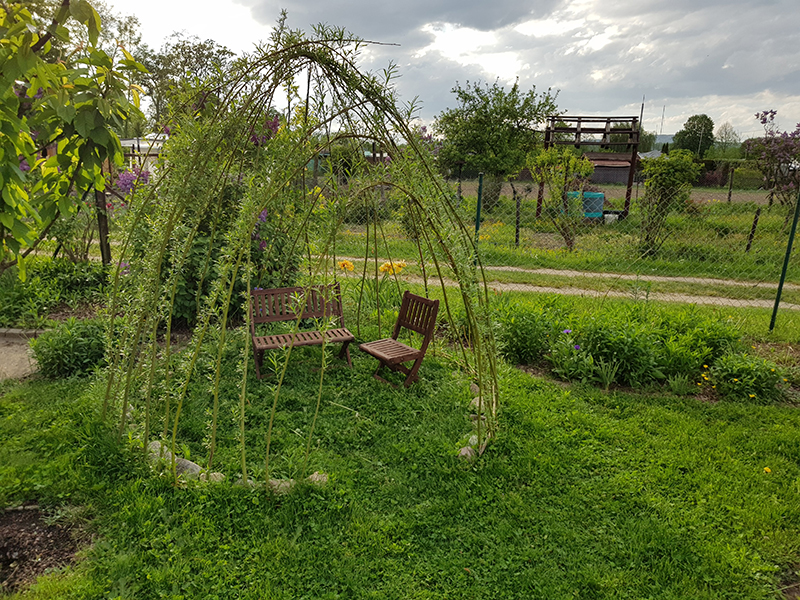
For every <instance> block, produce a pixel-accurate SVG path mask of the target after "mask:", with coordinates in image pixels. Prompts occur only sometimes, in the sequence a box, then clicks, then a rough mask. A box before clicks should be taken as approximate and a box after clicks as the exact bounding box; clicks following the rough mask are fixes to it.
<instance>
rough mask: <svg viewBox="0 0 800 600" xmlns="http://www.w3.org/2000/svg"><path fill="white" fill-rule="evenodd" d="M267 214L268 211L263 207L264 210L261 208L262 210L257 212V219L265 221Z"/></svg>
mask: <svg viewBox="0 0 800 600" xmlns="http://www.w3.org/2000/svg"><path fill="white" fill-rule="evenodd" d="M268 215H269V213H268V212H267V209H266V208H265V209H264V210H262V211H261V212H260V213H259V215H258V220H259V221H261V222H262V223H266V222H267V216H268Z"/></svg>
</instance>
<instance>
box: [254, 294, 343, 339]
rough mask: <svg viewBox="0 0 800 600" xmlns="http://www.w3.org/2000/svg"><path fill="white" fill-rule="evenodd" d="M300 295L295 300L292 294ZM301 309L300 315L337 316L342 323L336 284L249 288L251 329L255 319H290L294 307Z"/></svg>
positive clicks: (340, 305)
mask: <svg viewBox="0 0 800 600" xmlns="http://www.w3.org/2000/svg"><path fill="white" fill-rule="evenodd" d="M298 297H299V298H300V302H299V304H298V302H297V300H296V298H298ZM299 308H300V309H302V314H301V315H300V318H301V319H322V318H325V317H339V321H340V323H341V327H344V322H343V315H342V294H341V290H340V289H339V284H338V283H334V284H331V285H315V286H311V287H308V288H304V287H286V288H274V289H266V290H261V289H253V290H251V291H250V325H251V329H252V330H253V331H255V326H256V324H258V323H275V322H277V321H294V320H295V319H297V317H298V315H297V309H299Z"/></svg>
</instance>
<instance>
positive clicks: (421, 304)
mask: <svg viewBox="0 0 800 600" xmlns="http://www.w3.org/2000/svg"><path fill="white" fill-rule="evenodd" d="M438 313H439V301H438V300H428V299H427V298H423V297H422V296H417V295H416V294H412V293H411V292H409V291H408V290H406V291H405V292H404V293H403V303H402V304H401V305H400V314H399V315H398V316H397V323H395V325H394V333H392V337H393V338H394V339H397V336H398V335H400V329H401V328H403V327H405V328H406V329H410V330H411V331H415V332H417V333H420V334H422V335H423V341H422V347H421V348H420V350H422V351H424V350H425V348H426V347H427V346H428V344H429V343H430V341H431V339H432V338H433V330H434V328H435V327H436V315H437V314H438Z"/></svg>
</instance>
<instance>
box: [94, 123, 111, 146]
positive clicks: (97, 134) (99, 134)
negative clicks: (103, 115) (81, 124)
mask: <svg viewBox="0 0 800 600" xmlns="http://www.w3.org/2000/svg"><path fill="white" fill-rule="evenodd" d="M89 138H90V139H91V140H92V141H93V142H94V143H95V144H97V145H98V146H104V147H105V146H108V144H109V142H110V141H111V136H110V135H109V134H108V129H106V128H105V127H95V128H94V129H92V131H91V134H90V135H89Z"/></svg>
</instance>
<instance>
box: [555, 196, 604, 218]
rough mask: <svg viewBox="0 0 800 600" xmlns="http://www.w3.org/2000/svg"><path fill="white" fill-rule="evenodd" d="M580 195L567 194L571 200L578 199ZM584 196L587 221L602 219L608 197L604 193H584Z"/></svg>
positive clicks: (584, 212)
mask: <svg viewBox="0 0 800 600" xmlns="http://www.w3.org/2000/svg"><path fill="white" fill-rule="evenodd" d="M579 194H581V192H567V196H569V197H570V198H577V197H578V195H579ZM582 195H583V216H584V217H585V218H587V219H602V218H603V205H604V204H605V203H606V195H605V194H604V193H603V192H583V193H582ZM562 212H563V211H562Z"/></svg>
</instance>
